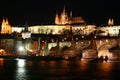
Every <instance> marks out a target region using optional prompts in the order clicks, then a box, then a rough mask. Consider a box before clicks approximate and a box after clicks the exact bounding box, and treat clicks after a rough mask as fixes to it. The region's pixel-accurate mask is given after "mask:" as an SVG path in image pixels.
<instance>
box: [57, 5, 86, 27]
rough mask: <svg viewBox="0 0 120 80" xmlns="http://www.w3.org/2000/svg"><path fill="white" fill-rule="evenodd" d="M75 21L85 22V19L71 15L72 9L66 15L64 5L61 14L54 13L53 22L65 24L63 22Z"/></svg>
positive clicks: (73, 22)
mask: <svg viewBox="0 0 120 80" xmlns="http://www.w3.org/2000/svg"><path fill="white" fill-rule="evenodd" d="M76 23H85V21H84V19H83V18H82V17H81V16H79V17H73V16H72V11H71V12H70V14H69V15H68V14H67V13H66V11H65V7H64V8H63V12H62V13H61V14H58V13H56V17H55V24H57V25H65V24H76Z"/></svg>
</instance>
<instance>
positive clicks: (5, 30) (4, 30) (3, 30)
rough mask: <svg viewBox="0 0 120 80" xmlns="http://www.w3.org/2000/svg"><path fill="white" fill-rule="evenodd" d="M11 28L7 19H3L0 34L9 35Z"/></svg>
mask: <svg viewBox="0 0 120 80" xmlns="http://www.w3.org/2000/svg"><path fill="white" fill-rule="evenodd" d="M11 33H12V26H11V25H10V24H9V22H8V19H7V18H6V19H5V18H3V21H2V25H1V34H11Z"/></svg>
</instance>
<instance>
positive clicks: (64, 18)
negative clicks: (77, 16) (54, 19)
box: [60, 6, 68, 24]
mask: <svg viewBox="0 0 120 80" xmlns="http://www.w3.org/2000/svg"><path fill="white" fill-rule="evenodd" d="M60 23H61V24H67V23H68V15H67V13H66V11H65V6H64V8H63V12H62V14H61V16H60Z"/></svg>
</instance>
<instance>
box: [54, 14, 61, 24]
mask: <svg viewBox="0 0 120 80" xmlns="http://www.w3.org/2000/svg"><path fill="white" fill-rule="evenodd" d="M55 24H60V19H59V16H58V14H57V13H56V16H55Z"/></svg>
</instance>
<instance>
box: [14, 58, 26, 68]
mask: <svg viewBox="0 0 120 80" xmlns="http://www.w3.org/2000/svg"><path fill="white" fill-rule="evenodd" d="M16 60H18V67H24V66H25V60H24V59H16Z"/></svg>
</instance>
